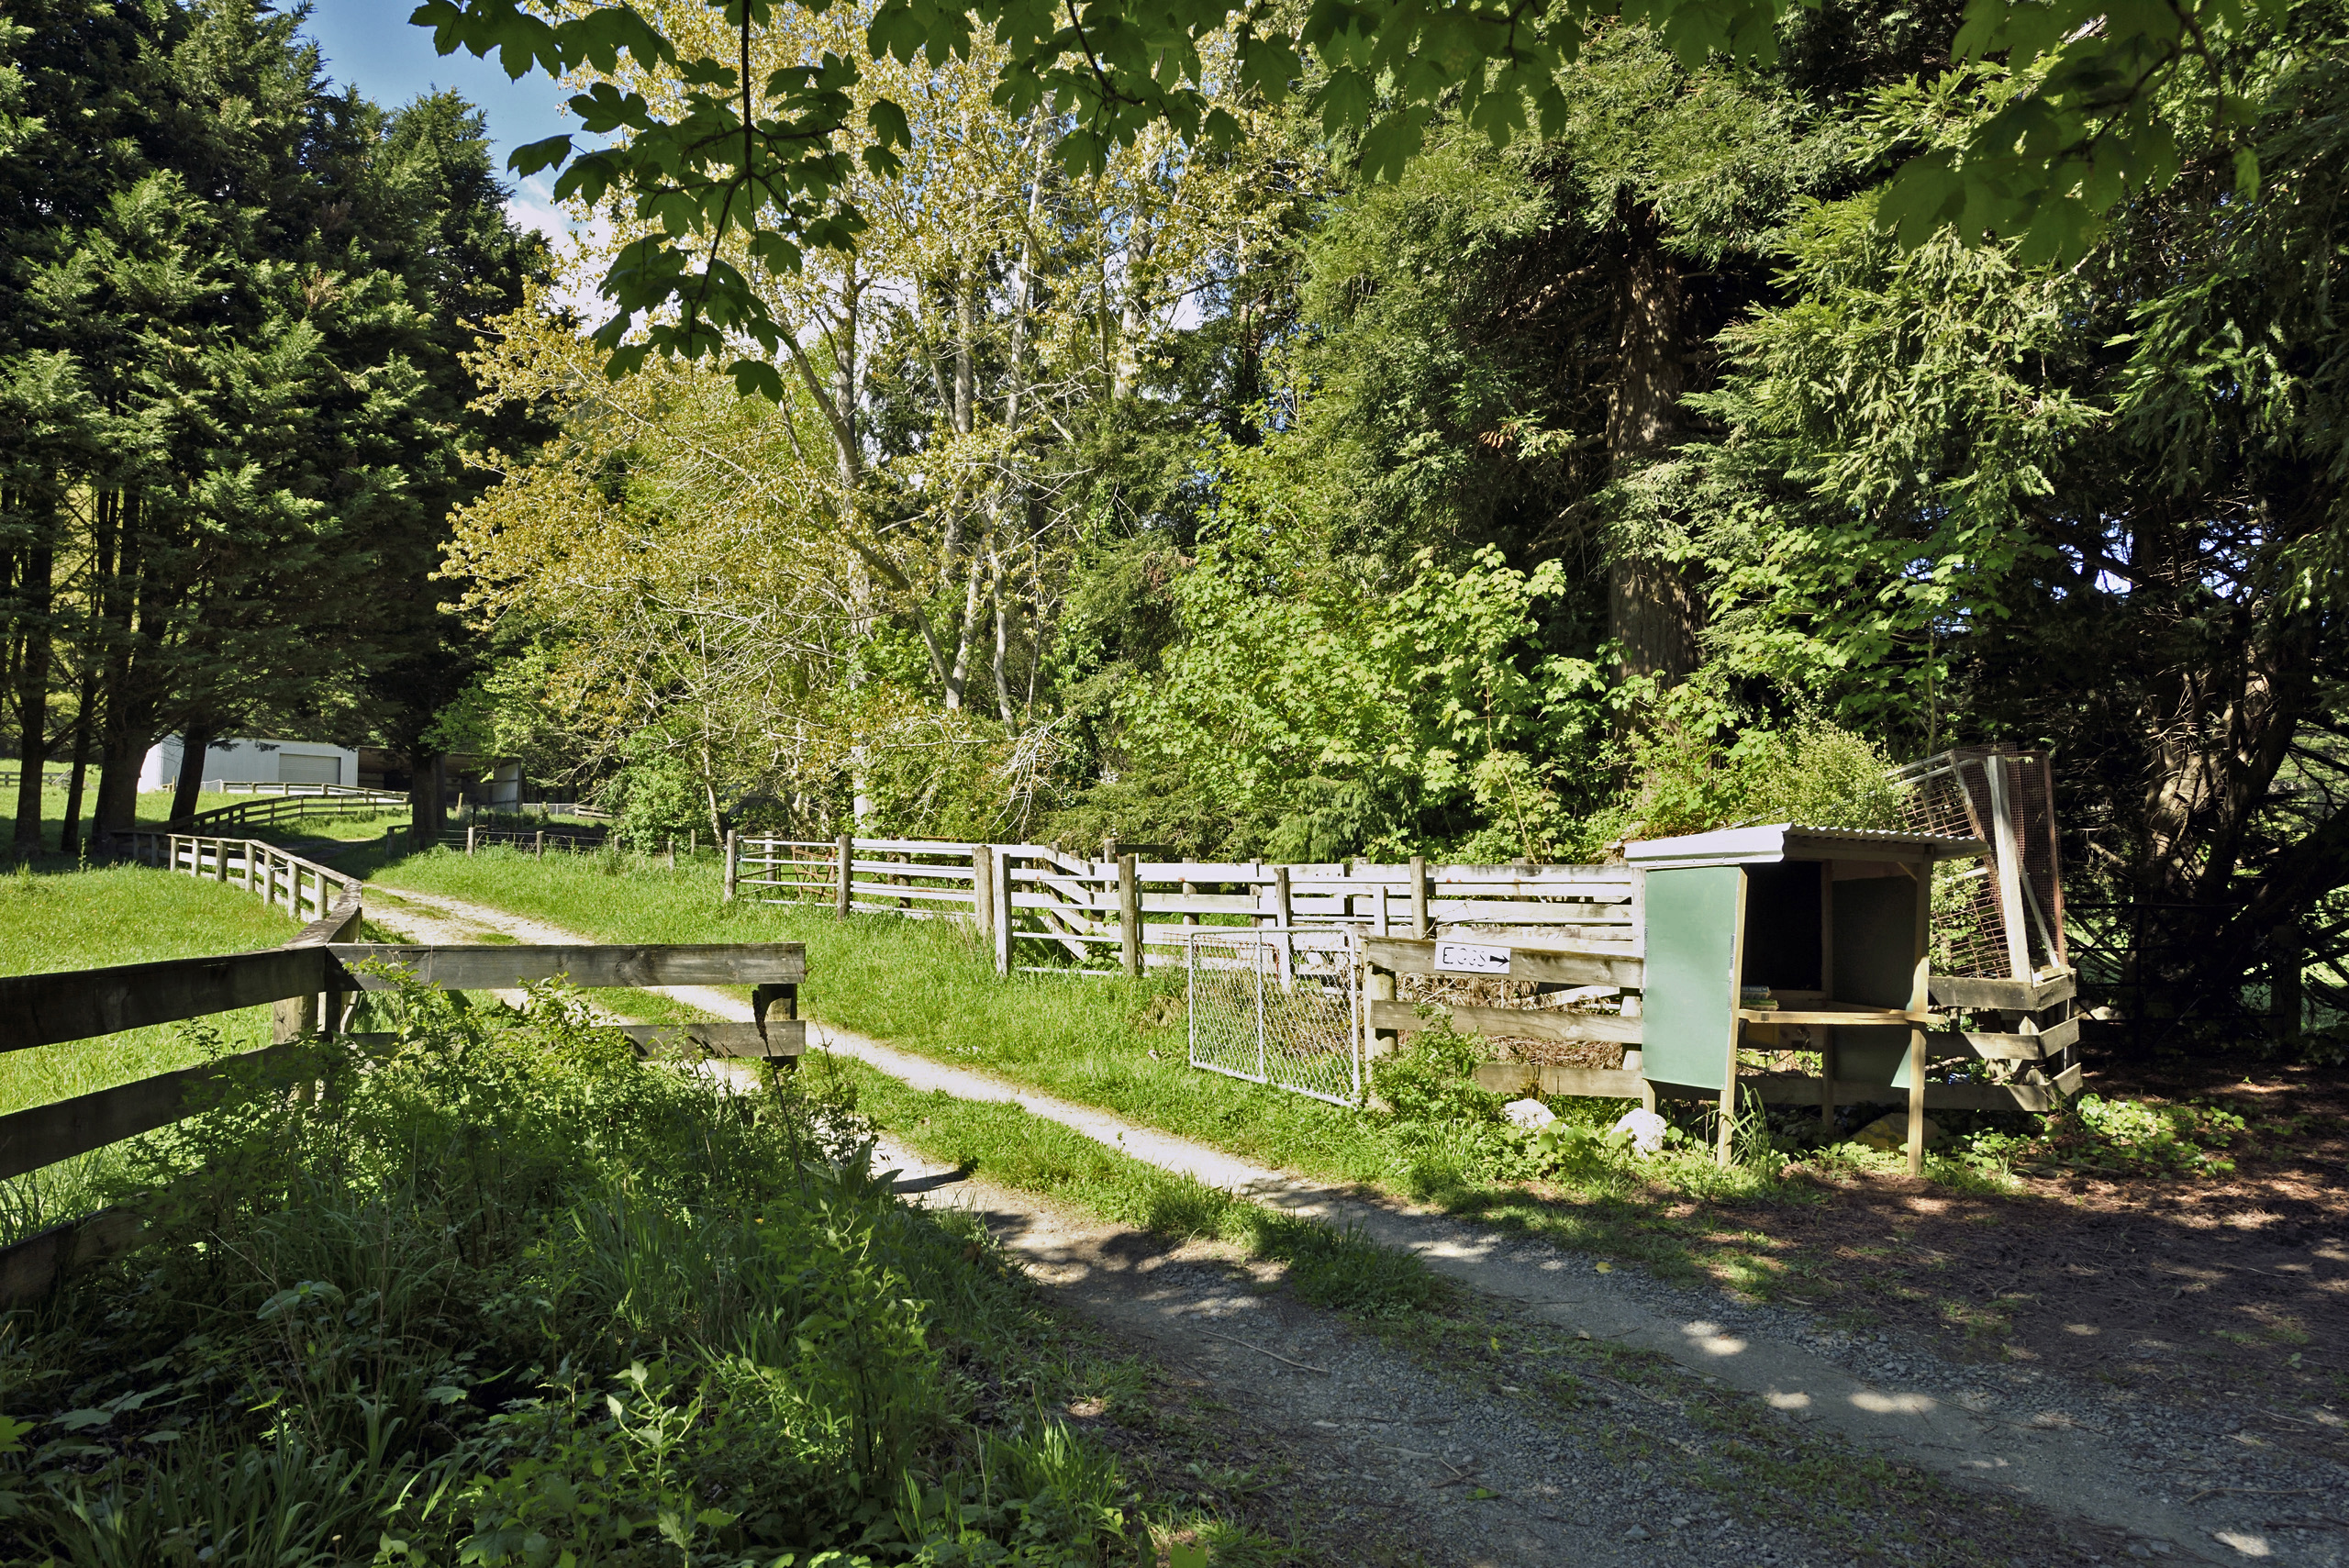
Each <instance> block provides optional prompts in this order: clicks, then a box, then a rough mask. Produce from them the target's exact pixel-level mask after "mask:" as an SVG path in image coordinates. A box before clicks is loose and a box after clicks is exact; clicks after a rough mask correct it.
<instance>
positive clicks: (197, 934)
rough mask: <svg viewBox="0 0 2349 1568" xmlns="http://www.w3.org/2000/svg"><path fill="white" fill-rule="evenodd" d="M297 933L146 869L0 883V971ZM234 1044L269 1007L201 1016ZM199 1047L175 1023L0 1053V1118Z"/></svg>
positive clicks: (76, 965)
mask: <svg viewBox="0 0 2349 1568" xmlns="http://www.w3.org/2000/svg"><path fill="white" fill-rule="evenodd" d="M300 929H301V928H300V927H299V926H297V925H296V924H295V922H294V920H293V919H292V917H289V916H287V915H285V914H283V913H282V912H280V911H277V910H274V909H271V908H269V907H268V906H264V905H263V904H262V902H261V900H259V899H258V898H255V897H254V896H253V895H251V894H250V893H247V892H244V891H243V890H242V889H240V888H237V887H234V886H223V885H221V884H217V883H213V882H206V881H199V880H198V879H196V878H195V877H192V876H172V875H169V874H167V873H163V872H160V871H153V870H150V869H149V868H147V867H145V866H110V867H106V868H105V869H102V870H96V871H70V872H60V873H49V874H38V873H31V872H28V871H22V870H20V871H18V872H17V873H14V874H11V875H6V876H0V973H5V974H40V973H51V972H54V971H57V970H66V969H104V968H110V967H112V966H114V965H117V964H124V963H146V962H152V961H154V960H157V959H166V958H194V957H196V956H199V955H201V954H205V953H221V952H249V951H253V950H255V949H258V948H272V947H278V946H281V945H282V944H284V943H285V942H287V941H290V940H293V937H294V934H295V932H296V931H298V930H300ZM210 1022H211V1023H212V1025H213V1026H214V1027H215V1028H217V1029H218V1031H219V1033H220V1037H221V1039H222V1040H223V1041H224V1042H226V1043H228V1044H229V1045H230V1046H232V1047H234V1048H237V1049H244V1048H247V1047H250V1046H253V1045H260V1044H264V1043H266V1042H267V1040H268V1038H269V1009H268V1008H266V1007H248V1008H245V1009H243V1010H242V1011H239V1012H235V1013H224V1014H220V1015H218V1016H217V1018H213V1019H212V1020H210ZM202 1054H203V1047H202V1046H201V1045H200V1044H199V1043H198V1042H197V1041H196V1040H195V1039H194V1038H193V1037H192V1035H191V1032H190V1031H188V1030H187V1029H183V1028H182V1027H181V1026H178V1025H161V1026H158V1027H156V1028H153V1029H133V1030H130V1031H129V1032H128V1033H125V1034H117V1035H106V1036H104V1037H102V1038H100V1039H97V1040H75V1041H72V1042H71V1043H68V1044H63V1045H48V1046H39V1047H36V1048H35V1049H33V1050H31V1051H11V1052H9V1053H7V1054H6V1055H5V1056H0V1111H11V1110H18V1109H21V1108H23V1107H24V1106H37V1105H45V1104H48V1103H49V1102H50V1101H52V1100H61V1099H64V1098H66V1097H68V1096H70V1095H82V1094H87V1093H89V1092H90V1091H91V1090H93V1089H103V1088H107V1087H110V1086H111V1085H113V1084H125V1083H128V1082H130V1081H131V1080H132V1079H134V1078H143V1077H145V1076H147V1075H148V1074H149V1073H161V1072H166V1071H168V1070H170V1069H171V1068H173V1067H184V1066H185V1065H187V1064H188V1063H189V1062H194V1061H196V1060H198V1059H199V1058H200V1057H201V1056H202Z"/></svg>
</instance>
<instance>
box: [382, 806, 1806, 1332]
mask: <svg viewBox="0 0 2349 1568" xmlns="http://www.w3.org/2000/svg"><path fill="white" fill-rule="evenodd" d="M378 860H379V857H378V856H377V855H376V854H374V853H373V852H371V851H352V852H351V855H350V856H349V857H348V858H347V859H346V860H345V861H344V862H343V863H344V864H345V865H346V866H347V867H348V868H349V869H351V870H354V871H361V870H368V871H369V872H370V873H371V874H372V875H373V876H374V877H375V879H376V880H378V881H379V882H381V883H383V884H387V885H389V886H390V887H392V888H394V889H395V890H396V889H397V888H399V887H412V888H415V889H417V890H418V891H422V892H438V893H445V894H447V895H451V896H452V897H457V898H462V899H466V900H469V901H472V902H474V903H478V904H482V905H486V906H491V907H494V908H497V909H502V910H506V911H508V912H510V913H513V914H518V915H523V916H528V917H534V918H538V919H542V920H546V921H548V922H550V923H552V924H555V925H559V926H562V927H564V928H566V929H571V930H574V931H577V932H579V933H581V934H582V935H584V936H589V937H592V938H594V939H596V940H599V941H616V942H617V941H626V942H661V941H801V942H805V943H806V944H807V965H808V980H807V985H806V986H805V987H804V988H803V992H802V1007H803V1010H804V1011H805V1012H806V1013H807V1014H808V1016H810V1017H814V1018H822V1019H824V1020H827V1021H829V1022H831V1023H834V1024H837V1025H840V1026H841V1027H842V1028H845V1029H853V1030H855V1031H857V1032H859V1033H863V1034H868V1035H871V1036H874V1038H876V1039H880V1040H886V1041H888V1042H889V1043H890V1044H892V1045H895V1046H897V1047H899V1048H901V1049H904V1050H907V1051H916V1052H918V1053H920V1054H922V1055H925V1056H929V1057H931V1058H934V1059H936V1060H939V1061H941V1062H953V1063H956V1064H959V1065H964V1066H970V1067H974V1068H979V1069H982V1070H984V1071H986V1072H990V1073H996V1074H998V1075H1000V1076H1002V1077H1005V1078H1008V1079H1011V1080H1014V1081H1016V1082H1019V1083H1020V1084H1028V1085H1030V1086H1032V1087H1035V1088H1040V1089H1043V1090H1045V1091H1047V1092H1049V1093H1052V1094H1054V1095H1061V1096H1063V1097H1064V1098H1067V1099H1070V1100H1074V1101H1076V1102H1078V1103H1080V1104H1085V1105H1091V1106H1101V1107H1103V1108H1106V1109H1108V1110H1112V1111H1115V1112H1117V1113H1118V1114H1119V1115H1120V1116H1124V1117H1127V1118H1130V1119H1131V1120H1134V1121H1137V1122H1141V1123H1142V1124H1144V1125H1147V1126H1151V1127H1155V1128H1159V1129H1163V1130H1165V1131H1168V1132H1173V1133H1176V1134H1178V1135H1180V1136H1183V1137H1186V1138H1190V1139H1194V1140H1197V1141H1199V1142H1202V1143H1206V1144H1209V1145H1212V1146H1214V1147H1216V1148H1219V1149H1222V1150H1225V1151H1230V1152H1231V1153H1234V1154H1238V1155H1241V1156H1243V1157H1245V1158H1248V1159H1251V1160H1254V1161H1257V1162H1262V1163H1264V1164H1267V1165H1272V1166H1275V1167H1280V1168H1285V1169H1289V1170H1295V1171H1298V1172H1302V1173H1305V1174H1308V1175H1310V1176H1314V1177H1317V1178H1319V1179H1322V1180H1330V1181H1339V1182H1347V1183H1356V1184H1364V1185H1370V1186H1375V1187H1378V1188H1381V1189H1384V1190H1386V1191H1388V1192H1392V1193H1397V1194H1400V1195H1408V1196H1412V1197H1416V1198H1419V1199H1423V1200H1431V1201H1435V1202H1437V1203H1440V1204H1442V1206H1444V1207H1448V1208H1450V1209H1452V1210H1453V1211H1454V1212H1456V1213H1461V1214H1464V1215H1468V1216H1473V1217H1475V1218H1480V1219H1482V1220H1484V1221H1485V1222H1486V1223H1489V1224H1494V1225H1497V1226H1501V1227H1505V1228H1508V1229H1521V1230H1526V1231H1530V1232H1534V1233H1538V1234H1541V1235H1543V1236H1546V1237H1549V1238H1551V1239H1553V1240H1556V1241H1558V1242H1560V1243H1562V1244H1564V1245H1567V1246H1572V1247H1576V1248H1582V1249H1586V1250H1590V1251H1601V1252H1606V1253H1609V1254H1611V1255H1614V1256H1618V1257H1625V1258H1631V1259H1636V1260H1639V1261H1641V1262H1646V1263H1648V1264H1649V1265H1650V1266H1652V1267H1653V1268H1655V1269H1656V1270H1658V1271H1659V1272H1661V1273H1665V1274H1667V1275H1671V1276H1675V1277H1682V1278H1688V1277H1694V1276H1695V1275H1696V1274H1697V1273H1700V1272H1701V1273H1706V1274H1709V1275H1710V1276H1711V1277H1713V1278H1716V1279H1720V1280H1721V1281H1723V1282H1724V1283H1729V1284H1734V1285H1736V1286H1737V1287H1739V1288H1741V1289H1742V1290H1745V1291H1748V1292H1750V1293H1753V1294H1755V1295H1763V1296H1767V1295H1770V1294H1773V1293H1774V1292H1775V1291H1776V1289H1777V1288H1778V1287H1779V1286H1780V1285H1781V1284H1786V1283H1789V1282H1787V1279H1786V1275H1787V1264H1786V1263H1785V1262H1784V1261H1783V1260H1782V1259H1781V1258H1780V1257H1779V1256H1778V1255H1777V1254H1776V1250H1775V1249H1774V1248H1772V1247H1771V1246H1769V1245H1768V1244H1767V1243H1766V1241H1765V1240H1761V1239H1758V1238H1755V1237H1753V1235H1751V1234H1750V1233H1746V1232H1742V1231H1737V1230H1724V1229H1722V1228H1721V1227H1720V1224H1719V1220H1718V1216H1716V1215H1713V1214H1709V1213H1706V1212H1704V1208H1705V1207H1706V1206H1707V1205H1708V1204H1717V1203H1720V1202H1722V1201H1742V1200H1749V1199H1754V1198H1769V1197H1773V1196H1776V1195H1779V1194H1780V1193H1781V1192H1782V1190H1784V1189H1783V1188H1782V1184H1778V1183H1776V1181H1775V1180H1774V1179H1773V1178H1771V1177H1770V1176H1768V1175H1766V1174H1765V1173H1762V1172H1761V1171H1760V1170H1757V1169H1755V1168H1753V1167H1739V1168H1736V1169H1732V1170H1730V1171H1727V1172H1721V1171H1716V1170H1715V1169H1714V1168H1713V1166H1712V1164H1711V1163H1710V1161H1709V1158H1708V1157H1706V1156H1705V1155H1704V1154H1702V1153H1701V1152H1697V1151H1692V1152H1691V1153H1689V1154H1688V1155H1687V1156H1685V1157H1683V1158H1680V1159H1677V1160H1674V1161H1670V1162H1654V1163H1653V1164H1651V1165H1649V1166H1647V1167H1645V1168H1644V1169H1640V1168H1632V1167H1628V1166H1625V1165H1621V1164H1616V1165H1612V1166H1607V1167H1604V1168H1600V1167H1593V1168H1591V1169H1589V1170H1587V1171H1586V1172H1585V1173H1582V1174H1580V1175H1578V1176H1576V1177H1575V1178H1574V1179H1573V1180H1571V1181H1568V1180H1564V1179H1561V1180H1560V1181H1557V1182H1555V1183H1552V1184H1540V1185H1533V1186H1529V1185H1528V1184H1523V1183H1520V1182H1515V1181H1493V1180H1487V1179H1483V1178H1482V1177H1481V1176H1480V1174H1479V1172H1480V1170H1481V1169H1483V1168H1484V1166H1485V1164H1486V1162H1484V1161H1483V1159H1482V1154H1481V1152H1480V1151H1479V1150H1477V1149H1475V1148H1469V1147H1465V1146H1464V1145H1463V1143H1462V1141H1461V1140H1460V1139H1459V1138H1457V1137H1455V1136H1454V1129H1440V1128H1438V1129H1431V1128H1430V1127H1428V1126H1426V1125H1424V1124H1412V1123H1408V1122H1405V1121H1402V1120H1399V1119H1398V1118H1390V1117H1386V1116H1381V1115H1377V1114H1374V1113H1366V1112H1362V1111H1356V1110H1352V1109H1349V1108H1346V1107H1343V1106H1331V1105H1328V1104H1324V1103H1323V1102H1320V1101H1318V1100H1310V1099H1307V1098H1305V1097H1303V1096H1301V1095H1289V1094H1284V1093H1281V1092H1278V1091H1275V1090H1267V1089H1264V1088H1260V1087H1258V1086H1256V1085H1254V1084H1244V1083H1241V1082H1239V1081H1237V1080H1234V1079H1230V1078H1224V1077H1219V1076H1217V1075H1215V1074H1212V1073H1201V1072H1197V1071H1196V1070H1194V1069H1192V1068H1191V1067H1190V1066H1189V1065H1187V1063H1186V1037H1185V1032H1184V1029H1183V1028H1182V1027H1181V1025H1180V1023H1179V1015H1178V1021H1177V1022H1176V1024H1175V1026H1174V1027H1166V1026H1164V1025H1162V1024H1159V1023H1156V1022H1153V1021H1152V1018H1153V1005H1154V1004H1157V1003H1158V1002H1159V1001H1160V1000H1161V998H1163V997H1165V996H1167V995H1170V994H1175V993H1176V992H1177V989H1178V983H1177V982H1176V981H1175V980H1174V979H1172V978H1148V979H1144V980H1141V981H1138V982H1136V981H1128V980H1125V979H1123V978H1079V977H1075V976H1068V977H1062V976H1055V975H1031V974H1017V975H1013V976H1012V977H1010V978H1009V979H1008V980H1004V979H998V978H996V974H995V972H994V969H993V966H992V963H991V961H990V959H989V957H988V955H987V954H986V953H985V951H983V950H982V949H981V947H980V944H979V943H978V941H977V940H976V939H975V937H974V936H973V935H972V934H971V933H970V932H969V931H967V930H965V929H963V928H961V927H959V926H956V925H953V924H951V923H948V922H943V921H918V920H905V919H898V918H894V917H888V916H860V917H854V918H852V919H850V920H848V921H845V922H842V921H839V920H835V919H834V918H833V917H831V915H830V913H829V910H825V909H819V908H815V907H811V906H796V905H761V904H749V903H736V904H733V905H726V904H723V903H721V902H720V900H719V896H718V895H719V891H720V883H721V871H720V868H719V866H718V862H717V860H716V859H715V857H707V858H705V859H704V860H702V861H699V862H691V863H687V864H681V865H680V866H679V868H678V869H677V870H675V871H674V872H672V871H668V870H666V869H664V868H663V867H662V865H661V864H660V863H659V862H657V861H656V860H654V859H652V858H651V857H643V856H625V855H618V854H615V855H602V856H582V857H577V858H570V857H565V858H562V859H557V858H555V857H552V856H550V857H548V858H547V859H546V860H544V861H538V860H532V859H530V858H528V857H525V856H521V855H518V854H512V853H507V852H505V851H484V852H483V853H481V854H479V855H475V856H471V857H468V856H465V855H462V854H454V853H449V852H446V851H440V852H433V853H427V854H421V855H416V856H410V857H406V858H400V859H395V860H393V861H392V862H390V863H388V864H383V865H380V869H377V862H378ZM1161 1016H1163V1015H1161ZM1152 1052H1155V1055H1154V1056H1153V1054H1152ZM1620 1109H1621V1107H1620V1106H1614V1105H1609V1106H1605V1107H1600V1106H1595V1105H1594V1106H1591V1107H1589V1111H1590V1114H1593V1115H1598V1114H1605V1115H1607V1116H1609V1117H1611V1116H1612V1115H1614V1114H1617V1113H1620ZM1006 1179H1007V1180H1014V1178H1010V1177H1007V1178H1006ZM1692 1198H1694V1199H1698V1200H1700V1201H1699V1202H1698V1203H1694V1204H1692V1203H1691V1202H1690V1201H1689V1200H1690V1199H1692Z"/></svg>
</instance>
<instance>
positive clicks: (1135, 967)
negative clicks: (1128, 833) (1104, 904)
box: [1118, 855, 1141, 980]
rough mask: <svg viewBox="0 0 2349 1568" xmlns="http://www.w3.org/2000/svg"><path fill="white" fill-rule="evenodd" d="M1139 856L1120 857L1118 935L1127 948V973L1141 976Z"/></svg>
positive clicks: (1124, 947) (1120, 942)
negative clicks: (1137, 865) (1137, 869)
mask: <svg viewBox="0 0 2349 1568" xmlns="http://www.w3.org/2000/svg"><path fill="white" fill-rule="evenodd" d="M1138 859H1139V857H1137V856H1134V855H1119V857H1118V937H1119V945H1120V946H1121V947H1122V948H1123V949H1124V950H1125V955H1126V973H1127V974H1129V975H1130V976H1131V977H1132V978H1134V979H1136V980H1139V979H1141V876H1140V875H1139V874H1138V873H1137V872H1136V869H1135V868H1136V864H1137V862H1138Z"/></svg>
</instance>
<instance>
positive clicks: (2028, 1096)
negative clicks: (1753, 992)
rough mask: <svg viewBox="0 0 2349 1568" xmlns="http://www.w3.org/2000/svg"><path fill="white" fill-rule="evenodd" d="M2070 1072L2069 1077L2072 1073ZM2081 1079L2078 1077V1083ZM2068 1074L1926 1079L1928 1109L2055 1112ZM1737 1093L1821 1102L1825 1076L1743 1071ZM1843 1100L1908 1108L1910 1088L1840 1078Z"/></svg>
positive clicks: (1685, 1092) (1782, 1102)
mask: <svg viewBox="0 0 2349 1568" xmlns="http://www.w3.org/2000/svg"><path fill="white" fill-rule="evenodd" d="M2065 1076H2066V1077H2068V1076H2070V1074H2069V1073H2066V1074H2065ZM2076 1083H2077V1080H2076V1079H2075V1080H2074V1084H2075V1085H2076ZM2062 1084H2063V1079H2062V1078H2058V1079H2057V1080H2056V1083H2055V1084H2054V1085H2049V1084H1930V1083H1929V1084H1926V1085H1925V1108H1926V1109H1927V1110H1929V1111H1997V1110H2008V1111H2011V1110H2025V1111H2050V1110H2054V1108H2055V1107H2056V1106H2057V1105H2058V1104H2059V1103H2060V1100H2059V1095H2058V1091H2059V1089H2061V1086H2062ZM1737 1087H1738V1094H1739V1095H1740V1096H1741V1097H1742V1096H1743V1095H1744V1094H1745V1093H1746V1092H1747V1091H1748V1090H1752V1091H1753V1092H1754V1093H1756V1094H1758V1095H1761V1097H1762V1102H1763V1104H1765V1105H1772V1106H1815V1105H1817V1104H1818V1103H1819V1090H1820V1080H1819V1079H1817V1078H1815V1077H1812V1076H1810V1075H1809V1074H1807V1073H1740V1074H1739V1075H1738V1080H1737ZM1654 1088H1655V1091H1656V1093H1657V1094H1658V1095H1662V1096H1663V1097H1664V1098H1665V1099H1682V1100H1717V1099H1719V1098H1720V1090H1718V1089H1699V1088H1691V1087H1688V1086H1687V1085H1684V1084H1664V1083H1655V1084H1654ZM1835 1101H1836V1103H1837V1104H1838V1105H1845V1106H1849V1105H1876V1106H1888V1107H1891V1108H1893V1109H1895V1110H1904V1111H1905V1110H1906V1108H1907V1107H1908V1104H1909V1091H1908V1090H1907V1089H1905V1088H1894V1087H1893V1086H1892V1085H1891V1084H1863V1083H1856V1082H1854V1081H1853V1080H1852V1079H1849V1078H1841V1079H1838V1080H1836V1083H1835Z"/></svg>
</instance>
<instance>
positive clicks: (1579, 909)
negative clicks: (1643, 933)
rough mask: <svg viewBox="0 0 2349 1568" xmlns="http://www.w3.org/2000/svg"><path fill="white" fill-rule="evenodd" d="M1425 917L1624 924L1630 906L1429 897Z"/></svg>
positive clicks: (1497, 922) (1510, 922)
mask: <svg viewBox="0 0 2349 1568" xmlns="http://www.w3.org/2000/svg"><path fill="white" fill-rule="evenodd" d="M1428 915H1429V917H1430V918H1431V919H1435V920H1440V921H1441V920H1486V921H1490V922H1492V923H1493V924H1495V925H1514V926H1524V925H1537V924H1541V923H1543V922H1548V923H1553V924H1556V925H1562V926H1628V925H1630V924H1631V905H1630V904H1629V903H1628V902H1626V903H1621V904H1597V903H1592V902H1590V901H1588V900H1571V901H1570V900H1565V899H1561V900H1559V901H1558V902H1557V903H1554V904H1535V903H1531V902H1523V901H1520V900H1516V899H1505V898H1495V899H1491V900H1489V901H1487V900H1483V899H1478V900H1475V901H1474V902H1471V901H1470V900H1468V899H1464V898H1431V899H1430V900H1429V901H1428Z"/></svg>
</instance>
